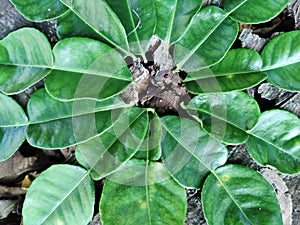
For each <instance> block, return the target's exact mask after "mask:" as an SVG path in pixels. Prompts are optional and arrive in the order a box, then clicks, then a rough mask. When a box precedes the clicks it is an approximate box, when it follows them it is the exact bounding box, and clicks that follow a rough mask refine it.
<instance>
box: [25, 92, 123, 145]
mask: <svg viewBox="0 0 300 225" xmlns="http://www.w3.org/2000/svg"><path fill="white" fill-rule="evenodd" d="M123 107H128V106H127V105H125V104H124V103H123V102H122V101H120V100H119V99H118V98H112V99H108V100H105V101H102V102H97V101H92V100H78V101H73V102H61V101H58V100H55V99H53V98H52V97H51V96H49V95H48V94H47V93H46V91H45V90H44V89H41V90H39V91H36V92H35V93H34V94H33V95H32V96H31V98H30V100H29V102H28V106H27V112H28V116H29V121H30V126H29V127H28V129H27V141H28V142H29V143H30V144H31V145H32V146H36V147H39V148H46V149H58V148H64V147H68V146H72V145H75V144H77V143H80V142H83V141H87V140H88V139H90V138H93V137H96V136H97V135H99V133H101V132H103V131H104V130H105V129H107V128H108V127H110V126H112V123H113V121H112V118H111V114H112V112H113V111H114V110H115V111H117V112H119V113H120V112H121V111H122V110H121V109H118V108H123ZM115 113H116V112H115Z"/></svg>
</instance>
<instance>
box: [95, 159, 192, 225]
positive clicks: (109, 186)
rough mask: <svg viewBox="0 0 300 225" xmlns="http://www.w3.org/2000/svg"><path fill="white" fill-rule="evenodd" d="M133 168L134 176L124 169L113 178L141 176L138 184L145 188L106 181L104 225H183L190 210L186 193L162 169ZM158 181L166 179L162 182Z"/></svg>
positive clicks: (137, 165)
mask: <svg viewBox="0 0 300 225" xmlns="http://www.w3.org/2000/svg"><path fill="white" fill-rule="evenodd" d="M130 166H131V170H129V171H132V172H133V173H132V174H128V169H126V167H125V169H123V170H120V171H118V172H116V173H115V174H113V176H117V177H118V178H121V177H123V178H124V176H126V177H128V176H131V175H135V174H136V173H138V174H139V175H141V177H139V178H140V179H141V180H139V181H141V182H142V183H144V185H130V186H128V184H122V183H119V182H115V180H116V179H113V180H114V181H111V180H110V179H107V180H106V181H105V184H104V188H103V192H102V196H101V201H100V214H101V216H102V221H103V224H107V225H114V224H122V225H131V224H143V225H165V224H172V225H182V224H184V219H185V214H186V207H187V203H186V192H185V190H184V188H183V187H181V186H179V185H178V184H177V183H176V182H175V181H174V180H173V179H172V178H170V177H169V176H168V174H167V172H166V170H165V169H164V167H163V165H162V164H161V163H153V164H150V165H145V162H135V163H134V162H131V165H130ZM134 166H135V167H134ZM134 168H135V170H134ZM158 177H166V178H165V179H164V180H162V181H159V180H157V178H158ZM124 179H125V178H124ZM129 179H130V177H129ZM117 180H119V179H117ZM153 181H157V182H153Z"/></svg>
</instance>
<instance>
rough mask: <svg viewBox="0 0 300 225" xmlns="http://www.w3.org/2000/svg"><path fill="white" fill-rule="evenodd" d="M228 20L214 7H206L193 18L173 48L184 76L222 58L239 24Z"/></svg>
mask: <svg viewBox="0 0 300 225" xmlns="http://www.w3.org/2000/svg"><path fill="white" fill-rule="evenodd" d="M212 15H213V16H212ZM227 16H228V15H227V14H226V12H224V11H223V10H222V9H220V8H218V7H214V6H208V7H205V8H203V9H202V10H200V11H199V12H198V13H197V14H195V16H194V17H193V18H192V20H191V22H190V24H189V26H188V28H187V30H186V31H185V33H184V34H183V36H182V37H181V39H179V41H178V42H177V43H176V44H175V49H174V59H175V62H176V64H177V68H178V69H180V70H184V71H186V72H190V71H194V70H198V69H200V68H202V67H208V66H210V65H212V64H214V63H216V62H218V61H220V60H221V59H222V58H223V57H224V55H225V54H226V52H227V51H228V50H229V48H230V47H231V45H232V44H233V42H234V41H235V39H236V36H237V33H238V24H237V23H236V22H234V21H232V20H231V19H229V18H227ZM220 34H222V35H220Z"/></svg>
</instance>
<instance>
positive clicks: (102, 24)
mask: <svg viewBox="0 0 300 225" xmlns="http://www.w3.org/2000/svg"><path fill="white" fill-rule="evenodd" d="M60 1H61V2H62V3H64V4H65V5H66V6H67V7H68V8H69V9H70V10H71V11H72V12H73V13H75V14H76V15H77V16H78V17H79V18H80V20H82V21H83V22H84V23H86V24H87V25H88V26H89V27H90V28H91V29H93V30H94V31H95V32H96V33H97V34H99V35H100V36H101V37H102V38H103V39H104V40H105V41H106V42H107V43H108V44H110V45H112V46H113V47H117V48H118V49H120V50H121V51H122V52H124V53H125V54H127V53H128V42H127V37H126V32H125V29H124V27H123V26H122V23H121V21H120V20H119V18H118V17H117V15H116V14H115V13H114V11H113V10H112V9H111V8H110V7H109V5H108V4H107V3H106V2H105V1H104V0H89V1H86V0H60Z"/></svg>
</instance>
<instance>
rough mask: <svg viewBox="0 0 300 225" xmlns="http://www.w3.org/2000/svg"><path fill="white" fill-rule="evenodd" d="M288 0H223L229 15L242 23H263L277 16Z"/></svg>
mask: <svg viewBox="0 0 300 225" xmlns="http://www.w3.org/2000/svg"><path fill="white" fill-rule="evenodd" d="M289 2H290V0H275V1H274V0H263V1H261V0H224V1H223V4H224V8H225V10H226V11H227V12H228V13H230V17H232V18H233V19H235V20H237V21H239V22H242V23H251V24H254V23H263V22H267V21H269V20H271V19H272V18H274V17H275V16H277V15H278V14H279V13H280V12H282V11H283V9H284V8H285V7H286V6H287V4H288V3H289Z"/></svg>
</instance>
